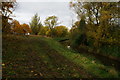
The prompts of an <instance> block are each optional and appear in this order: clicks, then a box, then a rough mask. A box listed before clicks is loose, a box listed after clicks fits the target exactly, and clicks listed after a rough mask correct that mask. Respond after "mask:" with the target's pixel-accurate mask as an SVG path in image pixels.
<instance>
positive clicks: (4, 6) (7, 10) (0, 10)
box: [0, 0, 16, 33]
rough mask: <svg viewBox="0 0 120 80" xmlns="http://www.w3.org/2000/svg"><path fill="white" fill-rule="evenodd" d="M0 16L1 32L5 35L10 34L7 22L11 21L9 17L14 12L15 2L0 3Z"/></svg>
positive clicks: (10, 0) (11, 0)
mask: <svg viewBox="0 0 120 80" xmlns="http://www.w3.org/2000/svg"><path fill="white" fill-rule="evenodd" d="M0 5H1V7H0V14H2V31H3V32H5V33H9V32H10V23H9V22H8V20H12V18H11V17H10V16H11V14H12V12H13V11H14V10H15V7H16V1H15V0H4V1H3V2H1V3H0Z"/></svg>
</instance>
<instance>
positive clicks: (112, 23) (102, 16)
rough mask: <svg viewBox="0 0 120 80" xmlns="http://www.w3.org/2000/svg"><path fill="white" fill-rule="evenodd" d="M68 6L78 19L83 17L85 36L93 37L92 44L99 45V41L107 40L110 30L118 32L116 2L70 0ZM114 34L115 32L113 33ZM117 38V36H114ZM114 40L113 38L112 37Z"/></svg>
mask: <svg viewBox="0 0 120 80" xmlns="http://www.w3.org/2000/svg"><path fill="white" fill-rule="evenodd" d="M70 7H71V9H73V10H74V11H75V13H76V14H77V15H78V19H79V20H81V17H82V16H84V17H85V19H84V20H85V23H86V24H87V27H86V28H87V32H86V34H87V36H89V37H91V38H94V39H95V41H94V45H95V46H99V45H100V43H101V42H105V41H106V42H108V40H110V37H112V38H113V36H111V33H112V32H111V30H113V28H114V29H116V31H117V32H118V29H117V28H116V27H117V24H118V19H117V18H118V17H119V16H118V12H119V10H118V3H109V2H99V3H98V2H93V3H88V2H79V1H77V0H76V1H75V2H70ZM114 35H115V34H114ZM116 39H117V37H116ZM113 40H114V39H113Z"/></svg>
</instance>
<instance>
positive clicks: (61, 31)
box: [54, 26, 68, 37]
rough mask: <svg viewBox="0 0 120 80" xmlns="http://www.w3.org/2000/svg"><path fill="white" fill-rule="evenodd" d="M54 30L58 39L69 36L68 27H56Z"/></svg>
mask: <svg viewBox="0 0 120 80" xmlns="http://www.w3.org/2000/svg"><path fill="white" fill-rule="evenodd" d="M54 29H55V36H56V37H65V36H66V35H67V34H68V29H67V27H66V26H56V27H55V28H54Z"/></svg>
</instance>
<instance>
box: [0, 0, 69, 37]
mask: <svg viewBox="0 0 120 80" xmlns="http://www.w3.org/2000/svg"><path fill="white" fill-rule="evenodd" d="M0 5H1V6H2V8H1V9H0V13H1V15H2V32H3V34H17V35H30V34H31V35H43V36H49V37H65V36H66V35H67V34H68V29H67V27H66V26H63V25H59V24H60V23H59V22H58V17H56V16H50V17H48V18H46V19H45V21H44V24H42V23H41V21H40V17H39V16H38V14H37V13H36V14H35V15H34V16H33V17H32V20H31V21H30V23H29V24H26V23H24V24H20V23H19V21H17V20H13V19H12V18H11V14H12V12H13V11H14V10H15V8H16V5H17V3H16V2H15V1H10V2H9V1H4V2H2V3H0Z"/></svg>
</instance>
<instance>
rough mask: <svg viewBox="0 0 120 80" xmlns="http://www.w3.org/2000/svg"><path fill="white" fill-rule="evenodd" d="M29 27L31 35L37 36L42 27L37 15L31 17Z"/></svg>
mask: <svg viewBox="0 0 120 80" xmlns="http://www.w3.org/2000/svg"><path fill="white" fill-rule="evenodd" d="M30 27H31V29H32V33H33V34H35V35H38V33H39V31H40V28H41V27H42V24H41V22H40V17H39V16H38V14H37V13H36V14H35V15H34V16H33V17H32V21H31V22H30Z"/></svg>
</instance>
